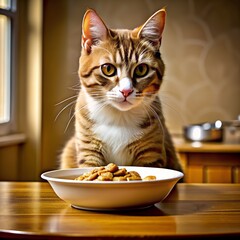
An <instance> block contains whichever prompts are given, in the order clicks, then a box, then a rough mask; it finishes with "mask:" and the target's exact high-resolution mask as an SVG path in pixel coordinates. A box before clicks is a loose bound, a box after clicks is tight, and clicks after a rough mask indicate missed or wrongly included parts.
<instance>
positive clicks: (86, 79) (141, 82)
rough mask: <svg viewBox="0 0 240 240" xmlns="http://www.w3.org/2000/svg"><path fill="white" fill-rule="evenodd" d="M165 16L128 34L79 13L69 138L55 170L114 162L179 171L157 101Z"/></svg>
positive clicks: (157, 16)
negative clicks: (76, 90) (76, 87)
mask: <svg viewBox="0 0 240 240" xmlns="http://www.w3.org/2000/svg"><path fill="white" fill-rule="evenodd" d="M165 14H166V13H165V10H164V9H161V10H159V11H157V12H156V13H155V14H154V15H152V16H151V17H150V18H149V19H148V20H147V21H146V22H145V23H144V24H143V25H142V26H140V27H138V28H136V29H133V30H112V29H109V28H107V27H106V25H105V23H104V22H103V20H102V19H101V18H100V17H99V16H98V15H97V13H96V12H95V11H94V10H91V9H90V10H88V11H87V12H86V13H85V15H84V18H83V24H82V53H81V57H80V67H79V77H80V82H81V90H80V92H79V96H78V99H77V103H76V108H75V135H74V136H73V137H72V138H71V139H70V140H69V142H68V143H67V145H66V146H65V148H64V150H63V153H62V155H61V164H60V167H61V168H72V167H86V166H101V165H107V164H108V163H109V162H114V163H116V164H118V165H135V166H152V167H165V168H170V169H176V170H180V171H182V169H181V166H180V164H179V161H178V159H177V156H176V153H175V150H174V147H173V144H172V141H171V137H170V135H169V132H168V130H167V128H166V126H165V120H164V117H163V113H162V108H161V103H160V99H159V97H158V93H159V89H160V86H161V83H162V78H163V74H164V64H163V61H162V59H161V54H160V52H159V48H160V45H161V39H162V32H163V29H164V24H165Z"/></svg>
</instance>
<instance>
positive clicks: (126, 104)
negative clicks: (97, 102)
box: [112, 98, 134, 111]
mask: <svg viewBox="0 0 240 240" xmlns="http://www.w3.org/2000/svg"><path fill="white" fill-rule="evenodd" d="M112 105H113V107H115V108H117V109H118V110H120V111H128V110H130V109H132V108H133V107H134V104H133V103H131V102H130V101H129V100H128V99H127V98H126V99H123V100H121V101H113V102H112Z"/></svg>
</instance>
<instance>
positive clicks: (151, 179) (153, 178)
mask: <svg viewBox="0 0 240 240" xmlns="http://www.w3.org/2000/svg"><path fill="white" fill-rule="evenodd" d="M156 179H157V178H156V176H146V177H145V178H143V180H144V181H154V180H156Z"/></svg>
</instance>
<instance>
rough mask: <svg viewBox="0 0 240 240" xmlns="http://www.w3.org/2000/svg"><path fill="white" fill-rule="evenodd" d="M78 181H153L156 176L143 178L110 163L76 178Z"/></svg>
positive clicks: (134, 172)
mask: <svg viewBox="0 0 240 240" xmlns="http://www.w3.org/2000/svg"><path fill="white" fill-rule="evenodd" d="M75 180H78V181H136V180H143V181H153V180H156V176H146V177H145V178H141V176H140V174H139V173H138V172H136V171H127V170H126V168H119V167H118V166H117V165H116V164H114V163H109V164H108V165H107V166H105V167H96V168H94V169H93V170H91V171H90V172H86V173H84V174H83V175H81V176H79V177H77V178H75Z"/></svg>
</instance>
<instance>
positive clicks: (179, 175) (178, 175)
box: [41, 166, 184, 185]
mask: <svg viewBox="0 0 240 240" xmlns="http://www.w3.org/2000/svg"><path fill="white" fill-rule="evenodd" d="M118 167H119V168H141V169H142V168H148V169H155V170H156V169H161V170H163V171H171V172H175V173H176V176H172V177H169V178H166V179H164V178H163V179H156V180H151V181H144V180H133V181H77V180H74V179H65V178H61V177H52V176H47V175H49V174H50V175H51V174H54V173H57V172H61V171H63V172H65V171H72V170H73V171H77V170H91V169H93V168H95V167H85V168H69V169H57V170H51V171H47V172H44V173H42V174H41V178H42V179H44V180H47V181H49V182H59V183H71V184H80V185H81V184H84V185H86V184H91V185H92V184H93V185H99V184H107V185H108V184H109V185H111V184H113V185H119V184H121V185H122V184H136V183H139V184H146V183H156V182H166V181H170V180H180V179H181V178H183V177H184V174H183V173H182V172H180V171H177V170H174V169H169V168H156V167H140V166H118ZM66 176H67V175H66ZM66 176H65V177H66Z"/></svg>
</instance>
